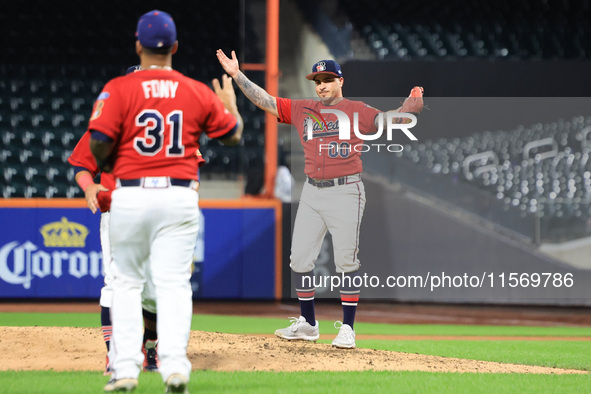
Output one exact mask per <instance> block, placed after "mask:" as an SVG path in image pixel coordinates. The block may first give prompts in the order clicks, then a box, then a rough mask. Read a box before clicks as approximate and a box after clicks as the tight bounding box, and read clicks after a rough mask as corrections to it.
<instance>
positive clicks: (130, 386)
mask: <svg viewBox="0 0 591 394" xmlns="http://www.w3.org/2000/svg"><path fill="white" fill-rule="evenodd" d="M136 387H137V379H134V378H124V379H116V380H115V379H111V380H109V383H107V384H106V385H105V388H104V390H105V393H111V392H114V391H133V390H135V388H136Z"/></svg>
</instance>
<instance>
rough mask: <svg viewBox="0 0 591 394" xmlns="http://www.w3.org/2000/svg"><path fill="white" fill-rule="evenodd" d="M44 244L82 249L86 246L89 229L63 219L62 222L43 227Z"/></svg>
mask: <svg viewBox="0 0 591 394" xmlns="http://www.w3.org/2000/svg"><path fill="white" fill-rule="evenodd" d="M40 231H41V235H43V243H44V245H45V246H50V247H60V246H61V247H66V248H80V247H82V248H83V247H84V246H86V236H87V235H88V228H87V227H86V226H83V225H82V224H80V223H75V222H68V219H66V218H65V217H62V220H61V222H52V223H47V224H46V225H44V226H43V227H41V230H40Z"/></svg>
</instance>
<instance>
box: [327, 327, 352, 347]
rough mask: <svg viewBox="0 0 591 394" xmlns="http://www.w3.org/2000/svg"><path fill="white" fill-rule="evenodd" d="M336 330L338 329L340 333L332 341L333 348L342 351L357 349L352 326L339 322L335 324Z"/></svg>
mask: <svg viewBox="0 0 591 394" xmlns="http://www.w3.org/2000/svg"><path fill="white" fill-rule="evenodd" d="M334 328H338V329H339V333H338V334H337V337H336V338H335V339H334V340H333V341H332V346H334V347H338V348H341V349H353V348H354V347H355V331H353V329H352V328H351V326H350V325H348V324H343V323H342V322H340V321H337V322H335V323H334Z"/></svg>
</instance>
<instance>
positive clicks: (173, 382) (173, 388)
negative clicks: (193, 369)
mask: <svg viewBox="0 0 591 394" xmlns="http://www.w3.org/2000/svg"><path fill="white" fill-rule="evenodd" d="M188 386H189V379H187V378H186V377H184V376H183V375H181V374H180V373H173V374H172V375H170V376H169V377H168V379H166V392H167V393H184V394H189V389H188Z"/></svg>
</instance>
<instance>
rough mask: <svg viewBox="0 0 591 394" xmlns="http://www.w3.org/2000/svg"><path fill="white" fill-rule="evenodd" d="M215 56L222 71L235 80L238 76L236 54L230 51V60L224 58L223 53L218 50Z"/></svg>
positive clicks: (238, 68) (226, 57) (238, 69)
mask: <svg viewBox="0 0 591 394" xmlns="http://www.w3.org/2000/svg"><path fill="white" fill-rule="evenodd" d="M215 54H216V56H217V57H218V60H219V62H220V64H221V65H222V67H223V68H224V71H226V72H227V73H228V74H229V75H230V76H231V77H232V78H236V75H238V73H239V72H240V67H239V64H238V59H237V58H236V52H234V51H232V59H230V58H229V57H228V56H226V54H225V53H224V51H222V50H221V49H218V50H217V51H216V53H215Z"/></svg>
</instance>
